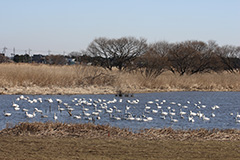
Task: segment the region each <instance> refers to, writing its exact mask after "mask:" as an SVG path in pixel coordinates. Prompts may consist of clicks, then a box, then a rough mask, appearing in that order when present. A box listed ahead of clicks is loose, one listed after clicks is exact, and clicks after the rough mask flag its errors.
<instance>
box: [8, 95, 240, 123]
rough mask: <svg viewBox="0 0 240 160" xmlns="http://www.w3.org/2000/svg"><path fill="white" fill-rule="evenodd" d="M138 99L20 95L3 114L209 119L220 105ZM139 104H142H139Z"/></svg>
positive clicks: (174, 120) (54, 117)
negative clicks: (30, 96) (53, 97)
mask: <svg viewBox="0 0 240 160" xmlns="http://www.w3.org/2000/svg"><path fill="white" fill-rule="evenodd" d="M43 101H46V102H44V105H45V106H43V105H41V104H43ZM23 102H24V103H29V104H31V106H32V107H29V106H28V107H25V105H24V103H23ZM123 102H124V103H123ZM139 102H140V100H139V99H136V98H131V99H126V98H120V97H119V98H113V99H111V100H106V99H100V98H98V99H92V98H73V99H72V100H71V103H66V102H64V101H63V100H61V99H58V98H56V99H52V98H47V99H43V98H34V99H30V98H29V97H27V96H24V95H20V96H18V97H17V98H16V100H15V101H14V102H12V106H11V107H9V108H13V109H11V110H9V111H5V110H4V111H3V115H4V116H6V117H10V116H12V115H13V114H15V112H18V113H23V114H25V117H26V118H30V119H32V118H35V117H36V116H37V115H41V118H48V119H49V118H51V119H52V120H55V121H56V120H58V118H59V116H61V115H62V114H63V113H64V112H65V113H67V114H68V115H69V116H71V117H73V118H75V119H84V120H88V121H93V122H95V121H97V120H100V119H101V118H102V117H103V116H104V117H105V118H106V117H107V118H109V120H116V121H123V120H126V121H142V122H148V121H153V120H154V119H156V118H159V119H162V120H170V121H171V122H172V123H178V121H179V120H181V119H184V120H186V121H188V122H190V123H194V122H195V120H196V119H197V120H202V121H205V122H208V121H211V120H212V119H213V118H215V117H216V116H217V114H216V113H217V111H218V110H219V108H220V107H219V106H218V105H213V106H207V105H205V104H203V103H202V102H200V101H197V102H190V101H186V103H185V104H184V105H183V104H181V103H177V102H168V101H167V100H165V99H163V100H160V99H155V100H152V101H147V102H146V103H141V104H140V103H139ZM139 105H143V106H142V107H139ZM46 107H47V108H48V109H49V110H52V112H50V113H48V114H46V110H47V109H46ZM44 108H45V112H44ZM206 108H208V111H207V112H206V111H205V110H206ZM10 111H11V112H10ZM228 114H229V116H231V117H233V118H232V119H233V120H235V122H236V123H240V114H239V113H238V112H237V113H228ZM153 115H154V116H153ZM51 116H52V117H51ZM39 117H40V116H39Z"/></svg>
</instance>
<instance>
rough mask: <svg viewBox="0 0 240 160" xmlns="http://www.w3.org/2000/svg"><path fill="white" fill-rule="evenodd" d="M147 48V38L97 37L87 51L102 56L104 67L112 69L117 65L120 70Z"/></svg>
mask: <svg viewBox="0 0 240 160" xmlns="http://www.w3.org/2000/svg"><path fill="white" fill-rule="evenodd" d="M146 50H147V43H146V40H145V39H139V40H138V39H136V38H134V37H123V38H119V39H107V38H97V39H95V40H94V41H93V42H92V43H91V44H90V45H89V46H88V48H87V51H88V52H89V53H90V54H91V55H93V56H95V57H100V59H99V60H102V61H103V62H102V63H101V64H102V66H103V67H105V68H108V69H110V70H111V69H112V67H117V68H118V69H119V70H122V69H123V68H125V67H127V65H128V64H129V63H131V62H132V61H133V60H134V59H135V58H136V57H138V56H139V55H141V54H143V53H144V52H146Z"/></svg>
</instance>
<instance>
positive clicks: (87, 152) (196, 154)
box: [0, 123, 240, 160]
mask: <svg viewBox="0 0 240 160" xmlns="http://www.w3.org/2000/svg"><path fill="white" fill-rule="evenodd" d="M109 132H110V135H109ZM190 135H191V136H190ZM186 136H187V137H189V138H188V139H186ZM229 137H230V138H229ZM226 138H227V140H226ZM0 142H1V145H0V151H1V152H0V159H224V160H225V159H239V157H240V151H239V147H240V145H239V144H240V143H239V142H240V132H239V130H211V131H209V130H202V129H201V130H192V131H190V130H189V131H176V130H172V129H170V128H168V129H159V130H157V129H149V130H145V131H142V132H141V133H132V132H130V131H129V130H126V129H119V128H115V127H110V126H103V125H93V124H62V123H22V124H19V125H18V126H15V127H14V128H9V129H4V130H2V131H0Z"/></svg>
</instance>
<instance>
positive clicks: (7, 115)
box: [3, 110, 12, 117]
mask: <svg viewBox="0 0 240 160" xmlns="http://www.w3.org/2000/svg"><path fill="white" fill-rule="evenodd" d="M3 112H4V116H6V117H9V116H11V115H12V113H8V112H6V111H5V110H4V111H3Z"/></svg>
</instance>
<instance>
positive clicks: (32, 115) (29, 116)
mask: <svg viewBox="0 0 240 160" xmlns="http://www.w3.org/2000/svg"><path fill="white" fill-rule="evenodd" d="M26 116H27V117H28V118H33V117H35V116H36V114H35V112H33V114H29V113H28V112H26Z"/></svg>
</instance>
